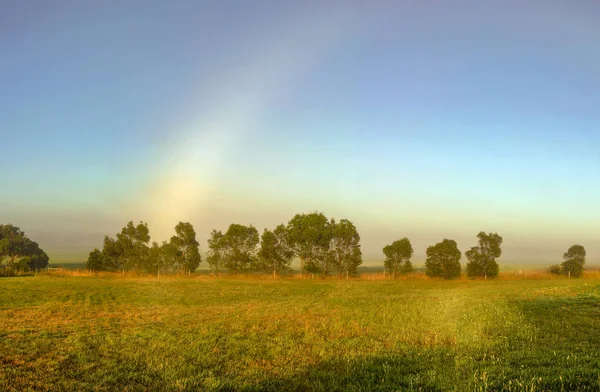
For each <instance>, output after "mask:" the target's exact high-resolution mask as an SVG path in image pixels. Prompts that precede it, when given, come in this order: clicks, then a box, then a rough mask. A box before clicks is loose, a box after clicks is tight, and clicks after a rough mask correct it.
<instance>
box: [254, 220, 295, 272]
mask: <svg viewBox="0 0 600 392" xmlns="http://www.w3.org/2000/svg"><path fill="white" fill-rule="evenodd" d="M287 237H288V232H287V228H286V227H285V226H284V225H279V226H277V227H276V228H275V229H274V230H269V229H265V231H264V232H263V233H262V235H261V241H260V250H259V251H258V260H257V265H256V267H257V268H256V269H257V270H258V271H261V272H266V273H270V272H273V273H279V274H281V273H285V272H288V271H290V270H291V268H290V265H291V263H292V260H293V259H294V251H293V250H292V249H291V248H290V246H289V243H288V240H287Z"/></svg>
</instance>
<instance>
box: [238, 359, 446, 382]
mask: <svg viewBox="0 0 600 392" xmlns="http://www.w3.org/2000/svg"><path fill="white" fill-rule="evenodd" d="M454 368H455V363H454V358H453V357H451V356H448V355H445V354H444V353H441V352H439V351H438V352H435V353H427V352H421V353H420V354H416V353H415V355H406V356H398V355H396V356H389V357H371V358H365V359H360V360H354V361H345V360H337V361H326V362H323V363H320V364H318V365H316V366H314V367H311V368H309V369H307V370H305V371H303V372H299V373H297V374H295V375H293V376H291V377H284V378H271V379H267V380H264V381H263V382H261V383H259V384H258V385H255V386H251V387H246V388H244V390H248V391H393V390H403V391H406V390H425V391H441V390H445V389H447V388H448V385H446V386H445V384H453V383H454V382H455V381H457V380H456V375H455V374H454V373H455V372H454ZM232 390H234V389H232Z"/></svg>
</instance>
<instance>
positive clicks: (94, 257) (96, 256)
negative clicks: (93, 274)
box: [85, 248, 106, 271]
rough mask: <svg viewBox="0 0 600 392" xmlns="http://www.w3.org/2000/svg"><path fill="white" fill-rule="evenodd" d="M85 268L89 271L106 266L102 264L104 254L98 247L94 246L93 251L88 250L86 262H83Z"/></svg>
mask: <svg viewBox="0 0 600 392" xmlns="http://www.w3.org/2000/svg"><path fill="white" fill-rule="evenodd" d="M85 268H87V269H89V270H91V271H104V270H105V268H106V267H105V265H104V255H103V254H102V252H101V251H100V250H99V249H98V248H95V249H94V250H93V251H91V252H90V255H89V256H88V260H87V263H85Z"/></svg>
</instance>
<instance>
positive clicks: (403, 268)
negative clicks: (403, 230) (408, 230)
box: [383, 237, 413, 278]
mask: <svg viewBox="0 0 600 392" xmlns="http://www.w3.org/2000/svg"><path fill="white" fill-rule="evenodd" d="M383 254H384V255H385V261H384V265H385V268H386V269H387V270H388V271H390V272H391V273H393V276H394V278H395V277H396V275H398V274H399V273H400V274H408V273H410V272H412V269H413V267H412V263H411V262H410V258H411V257H412V255H413V248H412V245H411V244H410V241H409V239H408V238H406V237H405V238H402V239H400V240H397V241H394V242H393V243H392V244H391V245H387V246H385V247H384V248H383Z"/></svg>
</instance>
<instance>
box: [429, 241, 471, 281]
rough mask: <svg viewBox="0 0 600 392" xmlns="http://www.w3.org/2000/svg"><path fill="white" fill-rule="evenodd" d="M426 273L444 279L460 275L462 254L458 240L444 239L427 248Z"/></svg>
mask: <svg viewBox="0 0 600 392" xmlns="http://www.w3.org/2000/svg"><path fill="white" fill-rule="evenodd" d="M426 253H427V260H426V261H425V273H426V274H427V276H434V277H439V278H444V279H453V278H458V277H460V258H461V256H462V254H461V252H460V250H458V246H457V244H456V241H454V240H448V239H444V240H443V241H442V242H438V243H437V244H435V245H432V246H430V247H428V248H427V252H426Z"/></svg>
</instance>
